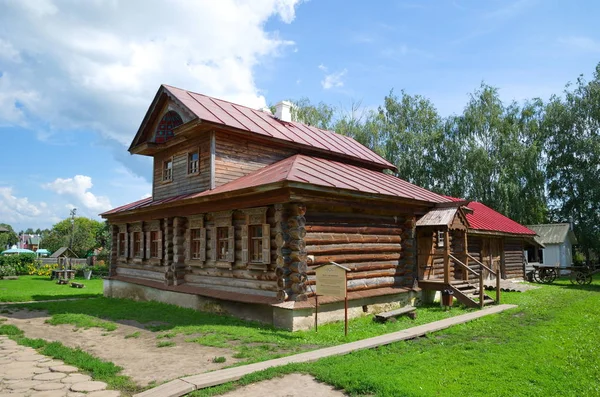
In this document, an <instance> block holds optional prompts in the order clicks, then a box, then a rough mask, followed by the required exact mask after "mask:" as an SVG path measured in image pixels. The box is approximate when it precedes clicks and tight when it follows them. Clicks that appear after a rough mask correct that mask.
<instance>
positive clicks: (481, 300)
mask: <svg viewBox="0 0 600 397" xmlns="http://www.w3.org/2000/svg"><path fill="white" fill-rule="evenodd" d="M449 256H450V259H452V260H453V261H454V263H456V264H457V265H459V266H460V267H461V268H463V269H465V270H466V271H467V272H468V273H471V274H473V275H474V276H475V277H477V278H478V279H479V306H480V307H482V308H483V304H484V296H485V292H484V285H483V269H485V270H487V271H489V272H490V273H491V274H493V275H494V276H495V277H496V303H500V277H499V276H498V273H499V272H495V271H493V270H492V269H490V268H489V267H488V266H486V265H484V264H483V263H481V262H480V261H479V260H477V259H476V258H474V257H473V256H471V255H470V254H468V253H467V257H468V258H469V259H471V260H473V261H474V262H475V263H477V264H478V265H479V266H480V267H481V270H480V271H479V272H477V271H475V270H474V269H472V268H471V267H469V266H467V265H466V264H464V263H463V262H462V261H461V260H460V259H458V258H457V257H455V256H454V255H452V254H450V255H449Z"/></svg>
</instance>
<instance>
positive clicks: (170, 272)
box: [111, 207, 278, 297]
mask: <svg viewBox="0 0 600 397" xmlns="http://www.w3.org/2000/svg"><path fill="white" fill-rule="evenodd" d="M262 208H264V211H263V212H262V213H264V214H265V219H264V221H265V222H266V223H267V224H268V225H270V226H271V227H270V236H269V237H270V240H271V242H270V251H269V252H270V257H269V258H268V261H266V262H268V263H264V264H256V263H245V262H244V261H243V260H242V257H243V255H242V227H243V226H245V225H246V222H247V220H248V218H247V214H246V212H244V210H239V211H231V212H230V217H229V219H230V220H229V223H230V227H232V228H233V230H234V237H233V239H231V240H232V241H233V247H234V248H233V261H232V262H229V261H221V260H217V258H216V255H215V254H214V252H213V251H212V250H211V249H210V247H211V246H212V244H211V241H212V239H213V238H214V233H216V227H217V225H218V224H219V225H221V224H220V223H218V222H223V219H224V218H223V213H207V214H202V215H203V217H202V220H203V221H202V226H203V227H204V228H206V231H207V232H206V241H205V244H204V247H205V249H206V253H205V260H202V261H201V260H192V259H191V257H190V255H189V254H188V252H187V251H188V250H189V249H190V245H189V244H188V243H187V241H188V240H189V236H190V234H189V228H190V227H191V225H192V219H197V218H198V215H195V216H193V217H189V218H188V217H172V218H164V219H162V220H160V228H161V231H162V233H163V234H162V235H163V239H162V247H161V249H162V259H157V258H142V259H140V258H130V257H117V256H116V252H117V251H116V250H117V245H118V243H117V236H118V233H119V231H120V230H128V231H131V230H132V229H131V226H130V225H114V226H113V230H114V232H113V245H112V247H113V253H112V255H113V256H114V257H115V258H116V259H115V261H114V266H111V273H112V275H120V276H125V277H130V278H138V279H141V280H150V281H161V282H164V283H165V284H166V285H183V284H189V285H191V286H196V287H201V288H210V289H218V290H223V291H228V292H237V293H244V294H254V295H262V296H271V297H275V296H276V295H277V291H278V287H277V277H276V276H275V266H276V265H275V262H276V258H277V247H276V243H275V237H276V236H275V209H274V207H269V208H265V207H262ZM218 214H220V215H219V216H220V218H218V217H217V215H218ZM154 222H156V221H154ZM145 224H146V223H145V222H144V223H136V224H135V225H136V227H141V228H144V227H145V226H144V225H145ZM140 225H141V226H140ZM145 236H146V234H145V233H144V241H143V244H144V246H146V244H149V242H148V241H147V240H146V238H145ZM144 252H146V250H144Z"/></svg>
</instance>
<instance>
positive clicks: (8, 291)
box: [0, 276, 102, 302]
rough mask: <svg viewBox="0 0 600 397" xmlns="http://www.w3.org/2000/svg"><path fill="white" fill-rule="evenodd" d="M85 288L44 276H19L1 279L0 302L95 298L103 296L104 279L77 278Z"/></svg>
mask: <svg viewBox="0 0 600 397" xmlns="http://www.w3.org/2000/svg"><path fill="white" fill-rule="evenodd" d="M76 281H77V282H79V283H83V284H85V288H81V289H80V288H72V287H71V286H70V285H58V284H56V280H50V277H42V276H19V279H18V280H0V302H27V301H41V300H48V299H65V298H95V297H99V296H102V279H91V280H83V279H78V280H76Z"/></svg>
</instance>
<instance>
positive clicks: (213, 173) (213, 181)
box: [210, 131, 217, 190]
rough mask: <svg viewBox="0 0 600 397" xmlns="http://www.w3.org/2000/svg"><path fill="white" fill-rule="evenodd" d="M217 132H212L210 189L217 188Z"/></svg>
mask: <svg viewBox="0 0 600 397" xmlns="http://www.w3.org/2000/svg"><path fill="white" fill-rule="evenodd" d="M216 148H217V143H216V137H215V132H214V131H211V132H210V190H213V189H214V188H215V154H216V151H217V149H216Z"/></svg>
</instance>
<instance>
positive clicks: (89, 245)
mask: <svg viewBox="0 0 600 397" xmlns="http://www.w3.org/2000/svg"><path fill="white" fill-rule="evenodd" d="M105 228H106V224H105V223H103V222H98V221H96V220H93V219H89V218H84V217H76V218H75V226H74V227H73V225H72V223H71V218H67V219H64V220H62V221H60V222H58V223H57V224H55V225H54V226H53V227H52V230H50V232H49V233H48V234H47V235H46V236H44V240H43V244H44V247H45V248H46V249H48V250H50V251H52V252H54V251H56V250H57V249H59V248H61V247H69V246H70V244H71V233H72V231H73V246H72V249H73V252H75V253H76V254H77V256H79V257H80V258H84V257H85V256H86V255H87V254H88V253H89V252H91V251H93V250H94V249H96V248H99V247H101V246H102V245H103V244H106V241H107V239H106V238H105V236H104V229H105Z"/></svg>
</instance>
